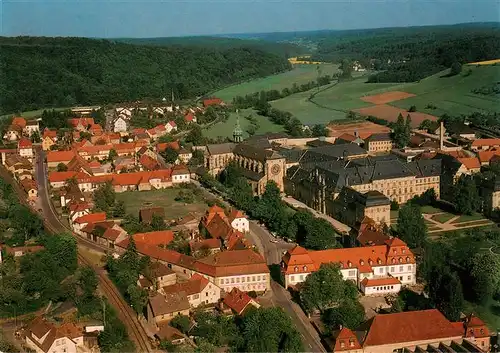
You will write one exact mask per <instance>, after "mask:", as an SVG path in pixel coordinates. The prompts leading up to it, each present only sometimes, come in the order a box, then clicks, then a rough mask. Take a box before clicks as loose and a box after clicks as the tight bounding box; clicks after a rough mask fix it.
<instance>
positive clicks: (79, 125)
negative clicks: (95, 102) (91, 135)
mask: <svg viewBox="0 0 500 353" xmlns="http://www.w3.org/2000/svg"><path fill="white" fill-rule="evenodd" d="M68 124H69V125H70V126H71V127H72V128H73V129H74V130H76V131H87V129H88V128H89V127H90V126H92V125H94V124H95V122H94V118H73V119H68Z"/></svg>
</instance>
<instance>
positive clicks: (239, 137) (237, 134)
mask: <svg viewBox="0 0 500 353" xmlns="http://www.w3.org/2000/svg"><path fill="white" fill-rule="evenodd" d="M236 114H237V115H236V126H235V127H234V130H233V141H234V142H236V143H240V142H242V141H243V130H241V127H240V114H239V111H238V110H236Z"/></svg>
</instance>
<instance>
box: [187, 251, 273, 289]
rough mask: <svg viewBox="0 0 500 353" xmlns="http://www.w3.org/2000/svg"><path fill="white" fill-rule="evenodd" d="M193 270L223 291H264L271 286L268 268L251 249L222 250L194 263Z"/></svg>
mask: <svg viewBox="0 0 500 353" xmlns="http://www.w3.org/2000/svg"><path fill="white" fill-rule="evenodd" d="M195 272H197V273H200V274H201V275H204V276H207V278H208V279H209V280H210V282H212V283H215V284H216V285H217V286H218V287H220V288H221V289H222V290H223V291H225V292H230V291H231V290H232V289H233V288H235V287H237V288H239V289H240V290H242V291H246V292H249V291H255V292H265V291H267V290H269V289H270V288H271V282H270V274H269V268H268V267H267V264H266V260H265V259H264V257H262V255H260V254H258V253H256V252H255V251H253V250H250V249H245V250H229V251H222V252H219V253H216V254H213V255H210V256H207V257H205V258H202V259H199V260H197V261H196V263H195Z"/></svg>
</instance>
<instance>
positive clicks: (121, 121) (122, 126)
mask: <svg viewBox="0 0 500 353" xmlns="http://www.w3.org/2000/svg"><path fill="white" fill-rule="evenodd" d="M112 124H113V131H114V132H126V131H127V130H128V126H127V120H126V119H125V118H124V117H123V116H118V117H116V118H115V119H114V120H113V122H112Z"/></svg>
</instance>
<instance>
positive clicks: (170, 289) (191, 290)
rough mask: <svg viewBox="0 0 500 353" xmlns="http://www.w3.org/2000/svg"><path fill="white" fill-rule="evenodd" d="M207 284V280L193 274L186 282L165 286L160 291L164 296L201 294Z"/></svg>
mask: <svg viewBox="0 0 500 353" xmlns="http://www.w3.org/2000/svg"><path fill="white" fill-rule="evenodd" d="M208 284H209V281H208V279H206V278H205V277H203V276H201V275H199V274H197V273H195V274H194V275H192V276H191V278H190V279H189V280H188V281H186V282H182V283H176V284H172V285H170V286H165V287H163V288H162V289H163V292H164V293H165V294H171V293H179V292H185V293H186V295H193V294H198V293H201V292H202V291H203V289H205V287H206V286H207V285H208Z"/></svg>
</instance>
